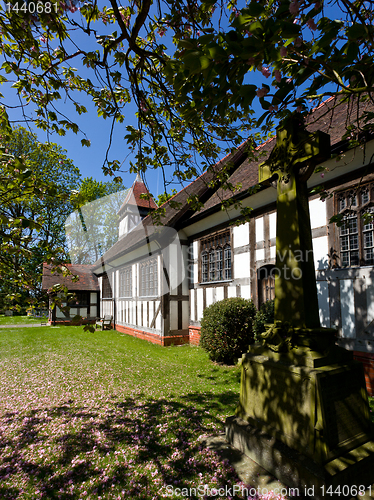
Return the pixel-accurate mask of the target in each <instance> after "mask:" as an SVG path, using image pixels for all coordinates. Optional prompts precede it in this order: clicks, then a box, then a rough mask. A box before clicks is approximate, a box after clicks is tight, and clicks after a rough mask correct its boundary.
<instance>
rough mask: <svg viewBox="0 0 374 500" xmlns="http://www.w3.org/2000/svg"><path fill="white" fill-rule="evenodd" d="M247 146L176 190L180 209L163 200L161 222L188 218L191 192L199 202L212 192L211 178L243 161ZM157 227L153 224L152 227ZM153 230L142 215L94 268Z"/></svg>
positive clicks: (168, 224)
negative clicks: (223, 169) (141, 218)
mask: <svg viewBox="0 0 374 500" xmlns="http://www.w3.org/2000/svg"><path fill="white" fill-rule="evenodd" d="M246 151H247V145H246V144H245V143H244V144H242V145H241V146H240V147H239V148H238V149H237V150H236V151H235V152H234V153H231V154H229V155H227V156H226V157H225V158H223V159H222V160H220V161H219V162H218V163H217V164H216V165H214V167H213V168H212V169H210V170H209V171H206V172H204V173H203V174H202V175H200V177H198V178H197V179H196V180H195V181H194V182H191V184H189V185H188V186H186V187H185V188H184V189H182V190H181V191H179V193H177V194H176V195H175V196H173V197H172V198H171V200H173V201H174V202H175V203H178V204H180V206H181V208H180V209H177V208H173V207H171V206H170V200H168V201H167V202H165V203H164V204H163V205H162V207H163V208H164V209H165V216H164V217H162V223H163V225H164V226H169V227H175V226H176V224H177V222H179V221H180V220H181V219H182V218H186V217H187V218H188V217H190V216H191V215H192V214H193V212H192V211H191V210H190V206H189V203H188V201H187V200H188V198H189V197H190V196H191V195H195V196H197V197H198V198H199V200H200V201H202V202H203V203H204V202H205V201H206V200H207V199H209V198H210V197H211V196H212V194H213V193H214V191H215V188H213V187H212V185H211V182H212V181H213V180H214V178H215V176H216V174H217V172H219V171H220V169H221V168H222V166H224V165H227V164H228V163H230V165H231V168H232V170H233V171H234V170H235V169H236V168H238V167H239V165H241V164H242V163H243V161H244V160H245V159H246V158H247V152H246ZM156 227H157V226H156ZM154 231H155V228H154V225H153V219H152V217H151V215H148V216H147V217H145V218H144V219H143V220H142V221H141V223H140V224H139V225H138V227H137V228H135V229H133V230H132V231H131V233H129V234H128V235H126V236H125V237H124V238H122V239H121V240H119V241H117V243H115V244H114V245H113V246H112V248H110V249H109V250H108V251H107V252H106V253H105V254H104V256H103V259H100V260H99V261H97V262H96V263H95V264H94V267H96V268H98V267H99V266H101V263H102V260H104V261H105V262H109V261H110V260H111V259H113V258H116V257H118V256H119V255H121V254H123V253H126V252H127V251H128V250H129V249H130V248H131V247H135V246H136V245H138V244H140V243H142V242H143V241H144V240H145V238H146V237H147V238H151V236H152V235H153V233H154Z"/></svg>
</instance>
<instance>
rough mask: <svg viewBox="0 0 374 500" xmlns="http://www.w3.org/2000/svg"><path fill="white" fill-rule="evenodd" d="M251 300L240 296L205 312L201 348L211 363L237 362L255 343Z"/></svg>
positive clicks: (253, 309) (254, 309) (254, 311)
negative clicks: (250, 345) (206, 353)
mask: <svg viewBox="0 0 374 500" xmlns="http://www.w3.org/2000/svg"><path fill="white" fill-rule="evenodd" d="M255 314H256V308H255V306H254V304H253V302H252V301H251V300H246V299H242V298H239V297H236V298H230V299H225V300H221V301H219V302H216V303H214V304H212V305H211V306H209V307H207V308H206V309H205V310H204V313H203V318H202V320H201V337H200V345H201V347H202V348H203V349H205V350H206V351H207V352H208V354H209V358H210V359H211V360H212V361H219V362H223V363H226V364H231V363H234V362H235V360H236V359H238V358H239V357H241V355H242V354H243V353H244V352H246V350H247V349H248V345H249V344H251V343H253V342H254V337H253V328H252V325H253V319H254V317H255Z"/></svg>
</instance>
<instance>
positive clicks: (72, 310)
mask: <svg viewBox="0 0 374 500" xmlns="http://www.w3.org/2000/svg"><path fill="white" fill-rule="evenodd" d="M82 311H83V309H82ZM69 314H70V317H71V318H73V317H74V316H76V315H77V314H78V309H76V308H75V307H71V308H70V311H69Z"/></svg>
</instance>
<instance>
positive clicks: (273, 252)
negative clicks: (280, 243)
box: [270, 247, 277, 259]
mask: <svg viewBox="0 0 374 500" xmlns="http://www.w3.org/2000/svg"><path fill="white" fill-rule="evenodd" d="M276 256H277V247H270V258H271V259H275V258H276Z"/></svg>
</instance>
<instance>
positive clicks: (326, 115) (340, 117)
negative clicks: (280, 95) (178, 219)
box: [192, 97, 373, 218]
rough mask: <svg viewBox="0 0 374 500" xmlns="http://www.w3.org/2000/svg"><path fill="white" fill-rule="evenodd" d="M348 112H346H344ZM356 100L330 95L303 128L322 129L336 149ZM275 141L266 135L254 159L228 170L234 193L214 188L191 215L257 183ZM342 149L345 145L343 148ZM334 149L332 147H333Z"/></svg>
mask: <svg viewBox="0 0 374 500" xmlns="http://www.w3.org/2000/svg"><path fill="white" fill-rule="evenodd" d="M361 106H362V108H365V107H367V108H368V109H370V110H372V109H373V105H372V104H371V103H370V102H368V103H367V104H364V103H361ZM362 111H363V110H362V109H361V113H362ZM347 112H348V113H347ZM359 112H360V111H359V109H358V106H357V101H351V102H349V103H343V104H341V103H340V104H339V102H338V100H337V98H336V97H330V98H329V99H327V100H326V101H324V102H323V103H321V104H320V105H319V106H318V107H317V108H315V109H314V110H313V111H312V112H311V113H310V114H309V115H308V116H307V118H306V120H305V123H306V129H307V131H308V132H317V131H318V130H319V131H321V132H325V133H326V134H329V135H330V141H331V150H332V152H338V151H337V148H338V149H339V146H340V147H341V148H343V144H342V137H343V135H344V133H345V132H346V130H347V127H348V126H350V125H352V124H354V122H355V121H356V120H357V114H358V113H359ZM275 143H276V137H273V138H271V139H268V140H267V141H266V142H264V143H263V144H261V145H260V146H258V147H257V148H256V150H257V152H258V153H261V156H260V158H259V159H258V160H257V161H250V160H246V161H245V162H243V164H242V165H241V166H240V167H239V168H238V169H237V170H236V171H235V172H234V173H233V174H232V176H231V177H230V182H231V183H232V184H233V185H234V186H235V185H237V184H238V183H241V185H242V186H241V188H240V189H239V190H238V191H235V193H232V192H231V191H228V190H226V191H224V190H222V189H219V190H217V192H216V193H214V194H213V196H212V197H211V198H210V199H209V200H207V202H206V203H205V204H204V207H203V208H201V209H200V210H199V211H197V212H196V213H195V214H194V215H193V216H192V217H193V218H198V217H199V216H202V214H205V212H207V211H208V210H210V209H212V208H213V207H219V205H220V204H221V201H222V200H227V199H229V198H231V197H232V196H235V197H238V198H241V197H243V195H245V194H246V192H247V191H248V189H249V188H251V187H253V186H255V185H256V184H258V171H259V165H260V164H261V163H263V162H264V161H265V160H266V158H267V157H268V155H269V154H270V152H271V151H272V149H273V148H274V146H275ZM343 149H345V148H343ZM334 150H336V151H334Z"/></svg>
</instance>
